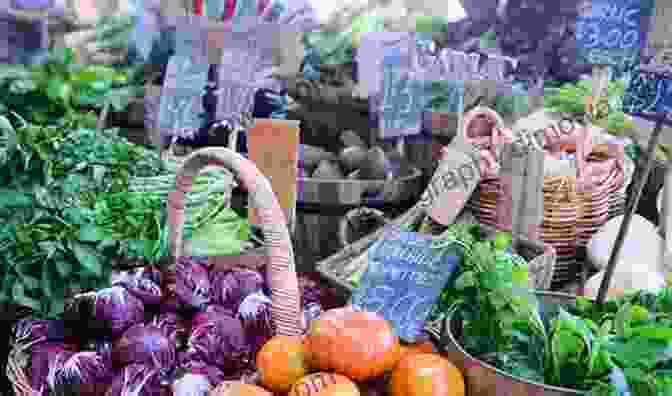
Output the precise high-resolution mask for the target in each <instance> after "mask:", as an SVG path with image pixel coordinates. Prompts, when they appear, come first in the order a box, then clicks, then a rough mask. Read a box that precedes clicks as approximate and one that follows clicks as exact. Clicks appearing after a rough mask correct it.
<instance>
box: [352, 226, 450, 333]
mask: <svg viewBox="0 0 672 396" xmlns="http://www.w3.org/2000/svg"><path fill="white" fill-rule="evenodd" d="M432 244H433V239H432V237H431V235H427V234H419V233H415V232H408V231H402V230H401V229H400V228H398V227H393V226H390V227H388V228H387V229H386V232H385V233H384V235H383V237H382V238H381V239H380V240H379V241H378V242H377V243H376V244H374V245H373V246H372V247H371V248H370V249H369V251H368V252H367V255H368V263H367V268H366V271H365V272H364V274H363V275H362V278H361V283H360V286H359V288H358V289H357V290H355V292H354V294H353V296H352V301H351V303H352V305H353V306H355V307H357V308H360V309H364V310H367V311H371V312H378V313H380V314H382V315H383V316H384V317H385V319H387V320H389V321H390V322H391V323H392V325H393V328H394V330H395V332H396V334H397V335H398V336H399V337H400V338H401V339H403V340H405V341H408V342H414V341H416V340H418V339H419V337H421V336H422V330H423V328H424V324H425V321H426V320H427V317H428V316H429V313H430V311H431V310H432V307H433V306H434V304H435V303H436V301H437V299H438V298H439V295H440V294H441V291H442V290H443V287H444V286H445V285H446V283H447V282H448V279H449V278H450V275H451V274H452V273H453V271H454V270H455V269H456V267H457V265H458V264H459V263H460V261H461V259H462V247H461V245H459V244H458V242H455V245H454V246H451V247H448V248H445V249H441V250H438V249H436V248H435V247H433V246H432Z"/></svg>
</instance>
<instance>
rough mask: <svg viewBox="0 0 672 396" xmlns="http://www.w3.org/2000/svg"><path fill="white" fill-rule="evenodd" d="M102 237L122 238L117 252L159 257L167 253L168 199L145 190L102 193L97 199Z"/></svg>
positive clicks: (133, 255) (97, 221) (98, 224)
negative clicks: (166, 218)
mask: <svg viewBox="0 0 672 396" xmlns="http://www.w3.org/2000/svg"><path fill="white" fill-rule="evenodd" d="M94 210H95V218H96V225H97V226H98V238H99V239H100V240H114V241H119V244H118V246H117V249H116V252H115V254H116V255H118V256H125V257H145V258H153V259H158V258H159V257H162V256H163V255H164V253H165V246H166V245H165V243H164V242H165V241H164V231H165V230H164V227H163V224H164V222H165V217H166V216H165V203H164V201H163V199H162V197H161V196H160V195H158V194H151V193H146V192H127V191H125V192H117V193H103V194H99V195H98V196H97V199H96V202H95V207H94Z"/></svg>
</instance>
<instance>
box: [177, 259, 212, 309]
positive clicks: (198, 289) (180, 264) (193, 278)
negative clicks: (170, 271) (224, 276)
mask: <svg viewBox="0 0 672 396" xmlns="http://www.w3.org/2000/svg"><path fill="white" fill-rule="evenodd" d="M175 275H176V284H175V296H176V297H177V302H178V303H179V304H181V305H184V306H185V307H186V308H192V309H197V310H201V309H203V308H205V306H206V305H207V304H208V303H210V279H209V276H208V269H207V268H206V267H205V266H204V265H203V264H201V263H199V262H198V261H196V260H194V259H192V258H191V257H179V258H178V259H177V263H176V274H175Z"/></svg>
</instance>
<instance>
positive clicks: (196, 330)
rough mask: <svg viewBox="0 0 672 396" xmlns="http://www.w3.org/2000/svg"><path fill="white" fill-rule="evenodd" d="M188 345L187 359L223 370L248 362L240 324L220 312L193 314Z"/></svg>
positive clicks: (248, 355)
mask: <svg viewBox="0 0 672 396" xmlns="http://www.w3.org/2000/svg"><path fill="white" fill-rule="evenodd" d="M187 345H188V350H187V352H186V358H187V359H188V360H202V361H204V362H206V363H209V364H213V365H215V366H218V367H220V368H222V369H223V370H236V369H238V368H239V367H240V366H241V365H247V364H249V361H250V349H249V346H248V345H247V342H246V339H245V333H244V331H243V325H242V323H241V322H240V320H238V319H237V318H235V317H233V316H231V315H228V314H227V313H222V312H221V311H220V312H217V310H213V309H211V310H207V311H205V312H199V313H197V314H196V315H194V318H193V319H192V327H191V335H190V336H189V339H188V341H187Z"/></svg>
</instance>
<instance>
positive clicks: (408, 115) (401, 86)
mask: <svg viewBox="0 0 672 396" xmlns="http://www.w3.org/2000/svg"><path fill="white" fill-rule="evenodd" d="M424 91H425V84H424V82H423V81H421V80H419V79H417V78H414V76H413V75H412V73H410V71H409V70H408V69H403V68H401V67H399V66H396V65H386V66H385V68H384V70H383V97H382V103H381V105H380V114H379V122H380V125H379V126H380V134H381V135H382V136H383V137H385V138H388V137H395V136H405V135H415V134H418V133H420V130H421V126H422V110H423V109H424V107H425V103H424V102H425V98H426V95H425V94H424Z"/></svg>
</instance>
